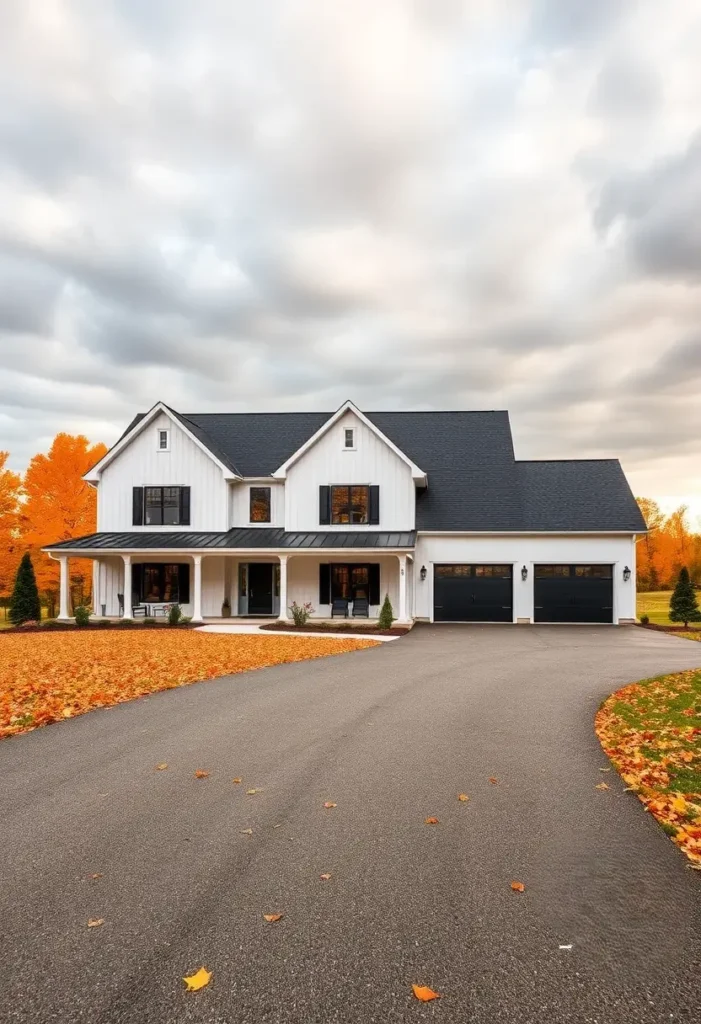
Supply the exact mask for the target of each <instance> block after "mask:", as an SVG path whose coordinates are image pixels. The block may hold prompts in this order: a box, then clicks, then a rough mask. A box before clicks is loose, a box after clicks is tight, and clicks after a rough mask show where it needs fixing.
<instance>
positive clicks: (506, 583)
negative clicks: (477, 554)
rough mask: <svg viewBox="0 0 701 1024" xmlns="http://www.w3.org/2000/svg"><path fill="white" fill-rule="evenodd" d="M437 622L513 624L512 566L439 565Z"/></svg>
mask: <svg viewBox="0 0 701 1024" xmlns="http://www.w3.org/2000/svg"><path fill="white" fill-rule="evenodd" d="M433 600H434V609H433V614H434V619H435V621H436V622H511V621H512V620H513V580H512V567H511V566H510V565H508V566H503V565H437V566H436V567H435V572H434V588H433Z"/></svg>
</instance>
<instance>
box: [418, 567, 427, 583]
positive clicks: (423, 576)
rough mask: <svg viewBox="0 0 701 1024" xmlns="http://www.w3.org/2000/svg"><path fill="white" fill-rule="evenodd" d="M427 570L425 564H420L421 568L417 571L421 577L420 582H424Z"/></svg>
mask: <svg viewBox="0 0 701 1024" xmlns="http://www.w3.org/2000/svg"><path fill="white" fill-rule="evenodd" d="M427 572H428V570H427V569H426V566H425V565H422V566H421V570H420V571H419V576H420V577H421V582H422V583H425V581H426V574H427Z"/></svg>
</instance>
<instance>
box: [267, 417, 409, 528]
mask: <svg viewBox="0 0 701 1024" xmlns="http://www.w3.org/2000/svg"><path fill="white" fill-rule="evenodd" d="M347 429H352V430H353V431H354V441H355V444H354V448H353V449H352V450H350V449H347V448H345V447H344V441H345V431H346V430H347ZM334 484H378V485H379V487H380V523H379V526H373V527H372V529H374V530H378V529H379V530H413V529H414V524H415V520H416V495H415V488H414V481H413V479H412V476H411V469H410V468H409V466H408V465H407V463H406V462H404V461H403V460H402V459H400V458H399V456H398V455H395V453H394V452H393V451H392V449H391V448H389V447H388V446H387V445H386V444H385V442H384V441H383V440H382V439H381V438H379V437H378V436H377V435H376V434H375V433H374V432H373V431H372V430H370V428H369V427H366V426H365V424H364V423H363V422H362V421H361V420H359V419H358V418H357V416H355V414H354V413H352V412H348V413H346V414H345V416H342V417H341V419H340V420H338V422H337V423H335V424H334V425H333V426H332V427H331V428H330V429H329V430H328V431H327V432H326V433H325V434H324V435H323V436H322V437H320V438H319V440H318V441H317V442H316V443H315V444H314V445H312V447H311V448H310V449H308V451H306V452H305V453H304V454H303V455H302V456H301V457H300V459H299V461H298V462H295V463H293V465H292V466H290V468H289V469H288V471H287V482H286V485H285V528H286V529H287V530H315V531H316V530H324V531H332V532H339V531H341V530H356V531H357V530H358V529H360V530H362V529H365V528H366V527H362V526H361V527H358V526H357V525H352V524H350V525H344V526H329V525H324V526H322V525H320V524H319V487H321V486H324V485H332V486H333V485H334Z"/></svg>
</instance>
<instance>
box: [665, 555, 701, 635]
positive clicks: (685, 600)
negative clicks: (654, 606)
mask: <svg viewBox="0 0 701 1024" xmlns="http://www.w3.org/2000/svg"><path fill="white" fill-rule="evenodd" d="M669 618H670V620H671V621H672V622H683V623H684V628H685V629H686V628H687V627H688V625H689V623H690V622H699V621H701V612H699V605H698V601H697V600H696V591H695V590H694V585H693V583H692V582H691V579H690V578H689V570H688V569H687V567H686V566H685V565H684V566H682V568H681V570H680V572H679V579H678V580H677V585H676V587H675V588H674V593H673V594H672V599H671V600H670V602H669Z"/></svg>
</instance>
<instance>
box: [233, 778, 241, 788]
mask: <svg viewBox="0 0 701 1024" xmlns="http://www.w3.org/2000/svg"><path fill="white" fill-rule="evenodd" d="M231 781H232V782H235V783H236V785H237V786H238V784H239V782H243V779H232V780H231Z"/></svg>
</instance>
